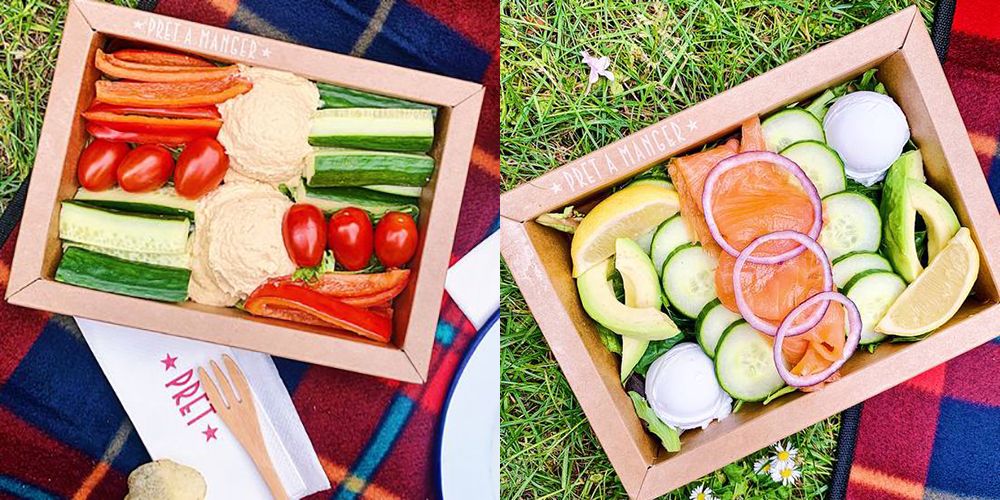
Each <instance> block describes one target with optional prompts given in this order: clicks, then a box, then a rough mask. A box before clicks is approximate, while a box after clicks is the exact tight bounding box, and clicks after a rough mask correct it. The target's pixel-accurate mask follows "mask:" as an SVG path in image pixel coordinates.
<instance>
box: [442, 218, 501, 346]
mask: <svg viewBox="0 0 1000 500" xmlns="http://www.w3.org/2000/svg"><path fill="white" fill-rule="evenodd" d="M444 288H445V289H446V290H448V295H451V298H452V300H454V301H455V304H456V305H458V308H459V309H461V310H462V312H463V313H465V317H467V318H469V321H471V322H472V324H473V325H475V327H476V329H479V328H482V327H483V325H484V324H486V320H488V319H490V316H492V315H493V313H494V312H496V310H497V309H500V231H495V232H494V233H493V234H492V235H491V236H490V237H489V238H486V239H485V240H483V241H482V243H480V244H479V245H476V248H473V249H472V250H471V251H470V252H469V253H468V254H466V255H465V257H462V259H461V260H459V261H458V262H456V263H455V265H453V266H451V269H449V270H448V276H447V277H446V278H445V282H444Z"/></svg>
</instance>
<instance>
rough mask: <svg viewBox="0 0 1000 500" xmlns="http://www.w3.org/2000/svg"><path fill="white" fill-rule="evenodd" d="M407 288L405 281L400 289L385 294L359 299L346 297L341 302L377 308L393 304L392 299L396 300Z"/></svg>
mask: <svg viewBox="0 0 1000 500" xmlns="http://www.w3.org/2000/svg"><path fill="white" fill-rule="evenodd" d="M405 288H406V282H405V281H404V282H403V283H402V284H401V286H399V287H398V288H392V289H389V290H386V291H384V292H379V293H375V294H372V295H362V296H359V297H344V298H341V299H338V300H340V301H341V302H343V303H345V304H349V305H352V306H357V307H376V306H378V305H379V304H387V303H391V301H392V299H394V298H396V296H397V295H399V293H400V292H402V291H403V289H405Z"/></svg>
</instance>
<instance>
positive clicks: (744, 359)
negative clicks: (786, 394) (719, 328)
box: [715, 321, 785, 401]
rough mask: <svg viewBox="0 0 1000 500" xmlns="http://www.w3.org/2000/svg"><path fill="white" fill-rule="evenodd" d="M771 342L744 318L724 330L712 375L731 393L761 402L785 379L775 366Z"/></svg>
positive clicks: (716, 352) (743, 398) (741, 397)
mask: <svg viewBox="0 0 1000 500" xmlns="http://www.w3.org/2000/svg"><path fill="white" fill-rule="evenodd" d="M772 345H773V344H771V341H770V340H768V339H767V336H765V335H764V334H763V333H761V332H759V331H757V330H755V329H754V328H753V327H752V326H750V325H749V324H747V322H746V321H738V322H736V323H734V324H733V325H731V326H730V327H729V328H727V329H726V331H725V332H723V334H722V338H721V339H719V345H718V347H717V348H716V350H715V377H716V378H717V379H719V385H721V386H722V389H723V390H724V391H726V392H727V393H729V395H730V396H732V397H734V398H736V399H741V400H743V401H763V400H764V399H765V398H767V397H768V396H770V395H771V394H772V393H774V391H777V390H778V389H781V388H782V387H783V386H784V385H785V381H784V380H782V379H781V375H778V369H777V368H776V367H775V366H774V355H773V354H772Z"/></svg>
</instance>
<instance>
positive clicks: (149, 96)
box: [95, 77, 253, 108]
mask: <svg viewBox="0 0 1000 500" xmlns="http://www.w3.org/2000/svg"><path fill="white" fill-rule="evenodd" d="M95 86H96V88H97V100H98V101H100V102H106V103H108V104H118V105H124V106H150V107H151V106H160V107H164V108H185V107H190V106H201V105H205V104H218V103H220V102H223V101H225V100H227V99H231V98H233V97H236V96H238V95H240V94H242V93H244V92H246V91H248V90H250V89H251V88H252V87H253V84H251V83H250V81H249V80H246V79H244V78H240V77H230V78H225V79H222V80H203V81H200V82H173V83H162V82H160V83H149V82H120V81H119V82H112V81H108V80H98V81H97V83H96V84H95Z"/></svg>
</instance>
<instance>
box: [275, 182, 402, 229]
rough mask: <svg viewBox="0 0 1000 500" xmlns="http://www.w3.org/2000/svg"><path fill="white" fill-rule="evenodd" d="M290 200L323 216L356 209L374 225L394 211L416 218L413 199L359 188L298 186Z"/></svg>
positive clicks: (303, 184)
mask: <svg viewBox="0 0 1000 500" xmlns="http://www.w3.org/2000/svg"><path fill="white" fill-rule="evenodd" d="M292 198H295V201H296V202H299V203H311V204H313V205H316V206H317V207H319V209H320V210H322V211H323V213H326V214H330V213H333V212H336V211H337V210H340V209H342V208H347V207H358V208H360V209H362V210H364V211H366V212H368V213H369V214H371V216H372V219H374V220H375V221H377V220H378V219H380V218H382V216H383V215H385V213H386V212H390V211H396V212H403V213H406V214H410V215H411V216H412V217H413V218H414V219H416V218H417V215H418V213H419V211H420V210H419V208H418V207H417V203H418V202H419V201H420V200H418V199H417V198H411V197H408V196H399V195H396V194H389V193H383V192H379V191H374V190H371V189H365V188H360V187H330V188H314V187H309V186H306V185H305V183H300V184H299V185H298V186H296V187H295V188H294V190H293V191H292Z"/></svg>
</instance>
